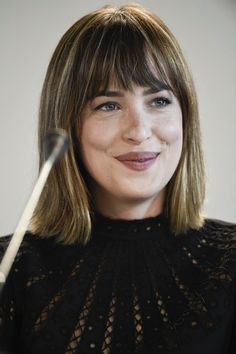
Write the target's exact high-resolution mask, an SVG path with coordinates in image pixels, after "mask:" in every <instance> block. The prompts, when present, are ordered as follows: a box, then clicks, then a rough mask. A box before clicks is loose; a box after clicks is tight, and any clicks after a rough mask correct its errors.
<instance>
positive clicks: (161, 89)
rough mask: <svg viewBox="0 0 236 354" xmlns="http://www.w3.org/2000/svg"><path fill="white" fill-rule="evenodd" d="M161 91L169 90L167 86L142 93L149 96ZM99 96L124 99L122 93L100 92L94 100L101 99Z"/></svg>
mask: <svg viewBox="0 0 236 354" xmlns="http://www.w3.org/2000/svg"><path fill="white" fill-rule="evenodd" d="M163 90H170V89H169V87H168V86H167V85H163V86H162V87H159V88H157V87H150V88H148V89H146V90H144V91H143V95H144V96H147V95H151V94H153V93H158V92H160V91H163ZM101 96H105V97H124V93H123V92H122V91H101V92H98V94H97V95H95V97H94V98H96V97H101Z"/></svg>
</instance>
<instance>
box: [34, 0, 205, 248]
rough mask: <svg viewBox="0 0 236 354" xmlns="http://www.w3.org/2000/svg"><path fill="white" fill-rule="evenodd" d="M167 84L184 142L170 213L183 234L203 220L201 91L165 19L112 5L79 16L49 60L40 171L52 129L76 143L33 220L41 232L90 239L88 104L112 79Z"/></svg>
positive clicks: (68, 239)
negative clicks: (84, 115)
mask: <svg viewBox="0 0 236 354" xmlns="http://www.w3.org/2000/svg"><path fill="white" fill-rule="evenodd" d="M114 80H115V82H116V83H118V85H119V86H121V87H122V88H124V89H131V87H132V86H133V85H134V84H136V85H139V86H148V87H155V88H160V87H162V88H163V87H166V88H167V89H169V90H172V92H173V93H174V95H175V96H176V97H177V99H178V100H179V103H180V106H181V110H182V117H183V147H182V154H181V158H180V161H179V163H178V166H177V168H176V171H175V173H174V175H173V176H172V178H171V180H170V182H169V183H168V185H167V187H166V188H167V195H166V201H165V206H164V213H165V214H166V215H167V217H168V219H169V222H170V227H171V230H172V232H174V233H175V234H179V233H181V232H186V231H187V230H188V229H190V228H193V229H197V228H199V227H200V226H201V225H202V224H203V216H202V213H201V210H202V206H203V202H204V197H205V174H204V163H203V154H202V148H201V134H200V127H199V118H198V105H197V98H196V92H195V88H194V84H193V80H192V76H191V73H190V70H189V68H188V66H187V63H186V61H185V59H184V56H183V54H182V51H181V48H180V46H179V44H178V42H177V41H176V39H175V37H174V36H173V34H172V33H171V32H170V30H169V29H168V27H167V26H166V25H165V24H164V23H163V22H162V21H161V19H160V18H159V17H157V16H156V15H155V14H153V13H152V12H150V11H149V10H147V9H145V8H143V7H141V6H139V5H126V6H121V7H118V8H117V7H111V6H105V7H103V8H101V9H99V10H96V11H94V12H91V13H89V14H87V15H86V16H84V17H82V18H81V19H80V20H78V21H77V22H76V23H75V24H74V25H73V26H72V27H71V28H70V29H69V30H68V31H67V32H66V33H65V34H64V35H63V37H62V38H61V40H60V42H59V44H58V45H57V47H56V49H55V51H54V53H53V55H52V59H51V61H50V63H49V66H48V70H47V73H46V78H45V81H44V85H43V89H42V94H41V101H40V110H39V130H38V138H39V168H40V167H41V166H42V164H43V162H44V160H45V157H44V156H45V152H44V148H43V139H44V136H45V134H46V133H47V131H48V130H50V129H54V128H62V129H65V130H66V132H67V134H68V137H69V141H70V144H71V147H70V149H69V151H68V152H67V153H66V156H65V157H64V158H63V159H62V160H61V161H60V162H59V163H58V164H57V165H56V166H55V168H54V169H53V170H52V172H51V174H50V176H49V179H48V181H47V184H46V186H45V189H44V190H43V193H42V195H41V197H40V200H39V203H38V206H37V208H36V211H35V213H34V216H33V218H32V222H31V231H32V232H33V233H36V234H38V235H40V236H41V237H50V236H55V237H56V238H57V240H58V241H60V242H62V243H64V244H72V243H74V242H76V241H77V242H80V243H82V244H86V243H87V242H88V241H89V239H90V235H91V218H92V217H93V212H94V210H93V205H92V196H91V195H90V191H89V187H88V184H87V177H86V171H85V170H84V168H83V164H82V162H81V160H80V151H79V141H78V136H79V134H78V132H79V131H80V129H81V120H80V117H81V112H82V111H83V109H84V107H85V105H86V103H87V102H88V101H89V100H90V99H91V98H93V97H95V95H96V94H97V93H98V91H101V90H104V91H105V90H106V88H107V87H108V86H109V84H110V83H111V81H113V82H114Z"/></svg>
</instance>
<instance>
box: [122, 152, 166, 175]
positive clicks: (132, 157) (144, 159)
mask: <svg viewBox="0 0 236 354" xmlns="http://www.w3.org/2000/svg"><path fill="white" fill-rule="evenodd" d="M159 154H160V153H158V152H151V151H143V152H135V151H133V152H129V153H127V154H124V155H119V156H116V159H117V160H118V161H120V162H121V163H122V164H123V165H125V166H126V167H128V168H130V169H131V170H134V171H145V170H147V169H148V168H150V167H151V166H152V165H153V164H154V163H155V161H156V159H157V157H158V156H159Z"/></svg>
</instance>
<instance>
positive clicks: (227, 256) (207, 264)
mask: <svg viewBox="0 0 236 354" xmlns="http://www.w3.org/2000/svg"><path fill="white" fill-rule="evenodd" d="M177 239H178V241H179V243H180V245H181V247H182V248H183V249H184V250H185V252H186V254H187V256H188V257H190V258H191V259H194V261H195V262H196V264H198V265H199V266H201V268H202V269H203V270H204V272H209V273H210V274H211V276H212V277H213V278H214V279H218V280H220V279H223V278H224V279H225V280H227V279H228V280H229V279H231V280H232V279H234V281H236V224H234V223H229V222H225V221H222V220H216V219H205V222H204V224H203V226H202V227H201V228H200V229H198V230H194V229H191V230H189V231H188V232H187V233H185V234H182V235H180V236H179V237H177Z"/></svg>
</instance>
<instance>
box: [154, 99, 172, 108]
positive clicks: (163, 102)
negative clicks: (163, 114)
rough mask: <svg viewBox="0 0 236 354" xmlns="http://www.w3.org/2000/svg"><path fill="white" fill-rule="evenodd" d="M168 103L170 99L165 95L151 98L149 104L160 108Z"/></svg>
mask: <svg viewBox="0 0 236 354" xmlns="http://www.w3.org/2000/svg"><path fill="white" fill-rule="evenodd" d="M170 103H171V101H170V100H169V98H167V97H156V98H154V100H152V102H151V106H154V107H158V108H162V107H166V106H168V105H169V104H170Z"/></svg>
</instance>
